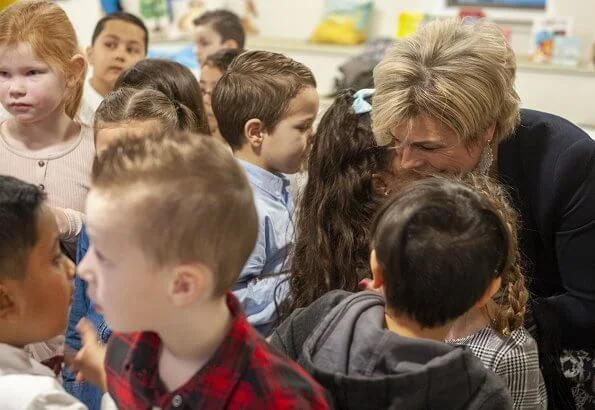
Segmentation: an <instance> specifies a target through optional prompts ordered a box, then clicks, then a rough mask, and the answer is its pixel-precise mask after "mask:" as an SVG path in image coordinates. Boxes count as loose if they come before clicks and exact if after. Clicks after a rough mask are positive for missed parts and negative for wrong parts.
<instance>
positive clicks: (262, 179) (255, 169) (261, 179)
mask: <svg viewBox="0 0 595 410" xmlns="http://www.w3.org/2000/svg"><path fill="white" fill-rule="evenodd" d="M237 160H238V162H239V163H240V165H241V166H242V168H244V171H245V172H246V175H247V176H248V179H249V180H250V183H251V184H252V185H255V186H257V187H259V188H260V189H262V190H263V191H265V192H267V193H269V194H270V195H272V196H274V197H275V198H279V197H284V196H285V195H284V194H285V191H287V187H288V186H289V178H287V177H286V176H285V175H283V174H279V173H272V172H269V171H267V170H265V169H263V168H261V167H259V166H257V165H254V164H251V163H250V162H247V161H244V160H241V159H239V158H238V159H237Z"/></svg>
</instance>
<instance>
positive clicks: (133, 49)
mask: <svg viewBox="0 0 595 410" xmlns="http://www.w3.org/2000/svg"><path fill="white" fill-rule="evenodd" d="M126 51H128V53H129V54H140V50H139V49H138V48H136V47H128V48H127V49H126Z"/></svg>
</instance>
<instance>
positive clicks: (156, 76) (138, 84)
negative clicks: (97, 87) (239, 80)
mask: <svg viewBox="0 0 595 410" xmlns="http://www.w3.org/2000/svg"><path fill="white" fill-rule="evenodd" d="M121 87H132V88H137V89H142V88H152V89H154V90H158V91H160V92H162V93H163V94H165V95H166V96H167V97H168V98H169V99H170V100H172V101H178V102H179V103H180V104H182V105H184V106H186V107H188V108H189V109H190V111H192V112H193V113H194V115H195V117H196V128H194V129H189V130H190V131H192V132H197V133H203V134H209V123H208V120H207V115H206V113H205V109H204V105H203V102H202V92H201V91H200V85H199V84H198V81H197V79H196V77H195V76H194V74H192V71H190V70H189V69H188V68H186V67H184V66H183V65H182V64H180V63H177V62H175V61H170V60H165V59H145V60H141V61H139V62H138V63H136V64H135V65H134V66H132V67H131V68H129V69H128V70H126V71H125V72H123V73H122V74H121V75H120V77H119V78H118V80H117V81H116V85H115V88H116V89H118V88H121Z"/></svg>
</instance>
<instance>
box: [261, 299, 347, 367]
mask: <svg viewBox="0 0 595 410" xmlns="http://www.w3.org/2000/svg"><path fill="white" fill-rule="evenodd" d="M350 295H352V293H350V292H347V291H344V290H333V291H331V292H329V293H327V294H325V295H323V296H322V297H320V298H319V299H317V300H316V301H314V303H312V304H311V305H310V306H308V307H305V308H300V309H296V310H294V311H293V312H292V313H291V315H290V316H289V317H288V318H287V319H285V320H284V321H283V322H282V323H281V324H280V325H279V327H277V328H276V329H275V330H274V331H273V334H272V335H271V340H270V344H271V345H272V346H273V347H274V348H276V349H277V350H279V351H280V352H282V353H284V354H285V355H286V356H287V357H289V358H290V359H292V360H294V361H298V359H299V357H300V355H301V352H302V346H303V344H304V342H305V341H306V339H307V338H308V336H310V334H311V333H312V331H313V330H314V329H315V328H316V326H318V324H319V323H320V322H321V321H322V319H323V318H324V317H325V316H326V314H327V313H328V312H330V311H331V310H332V309H333V307H335V306H336V305H338V304H339V303H340V302H341V301H342V300H343V299H345V298H346V297H348V296H350Z"/></svg>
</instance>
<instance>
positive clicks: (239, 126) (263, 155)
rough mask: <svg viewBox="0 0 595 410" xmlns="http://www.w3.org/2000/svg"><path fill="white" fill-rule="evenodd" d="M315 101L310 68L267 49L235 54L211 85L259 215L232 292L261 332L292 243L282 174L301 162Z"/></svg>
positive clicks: (279, 294)
mask: <svg viewBox="0 0 595 410" xmlns="http://www.w3.org/2000/svg"><path fill="white" fill-rule="evenodd" d="M318 103H319V98H318V93H317V92H316V80H315V79H314V76H313V74H312V72H311V71H310V69H308V68H307V67H306V66H304V65H303V64H301V63H298V62H297V61H294V60H292V59H290V58H288V57H286V56H284V55H282V54H278V53H272V52H267V51H250V52H246V53H243V54H242V55H240V56H238V57H237V58H236V59H235V60H234V61H233V63H232V64H231V65H230V66H229V68H228V69H227V71H226V73H225V74H223V76H222V77H221V79H220V80H219V82H218V83H217V86H216V87H215V89H214V90H213V95H212V105H213V112H214V113H215V117H216V118H217V123H218V124H219V129H220V132H221V135H222V136H223V137H224V138H225V140H226V141H227V143H228V144H229V145H230V146H231V148H232V150H233V152H234V155H235V157H236V158H237V159H238V161H239V162H240V164H241V166H242V167H243V168H244V171H245V172H246V174H247V176H248V179H249V181H250V184H251V186H252V190H253V193H254V200H255V203H256V209H257V211H258V219H259V235H258V241H257V243H256V247H255V248H254V251H253V252H252V255H251V256H250V258H249V259H248V262H247V263H246V265H245V266H244V269H243V270H242V273H241V274H240V278H239V280H238V282H237V283H236V286H235V287H234V293H235V295H236V296H237V297H238V299H239V300H240V301H241V302H242V304H243V306H244V309H245V311H246V314H247V316H248V321H249V322H250V324H251V325H252V326H254V327H255V328H256V329H257V330H258V331H260V332H261V334H263V335H268V334H269V333H270V332H271V331H272V327H273V326H274V323H275V319H276V314H275V311H276V307H277V306H278V303H279V302H280V301H282V299H283V298H284V297H285V296H286V294H287V290H286V288H285V286H279V285H280V284H282V282H283V280H284V279H285V278H286V275H287V272H286V269H285V268H286V267H287V266H289V264H288V261H287V258H288V256H289V255H290V252H291V248H292V246H293V223H292V213H293V202H292V199H291V195H290V194H289V191H288V185H289V181H288V179H287V177H286V174H293V173H296V172H298V171H299V170H300V169H301V168H302V164H303V163H304V160H305V157H306V147H307V145H308V141H309V139H310V138H311V136H312V124H313V123H314V120H315V118H316V114H317V112H318Z"/></svg>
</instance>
